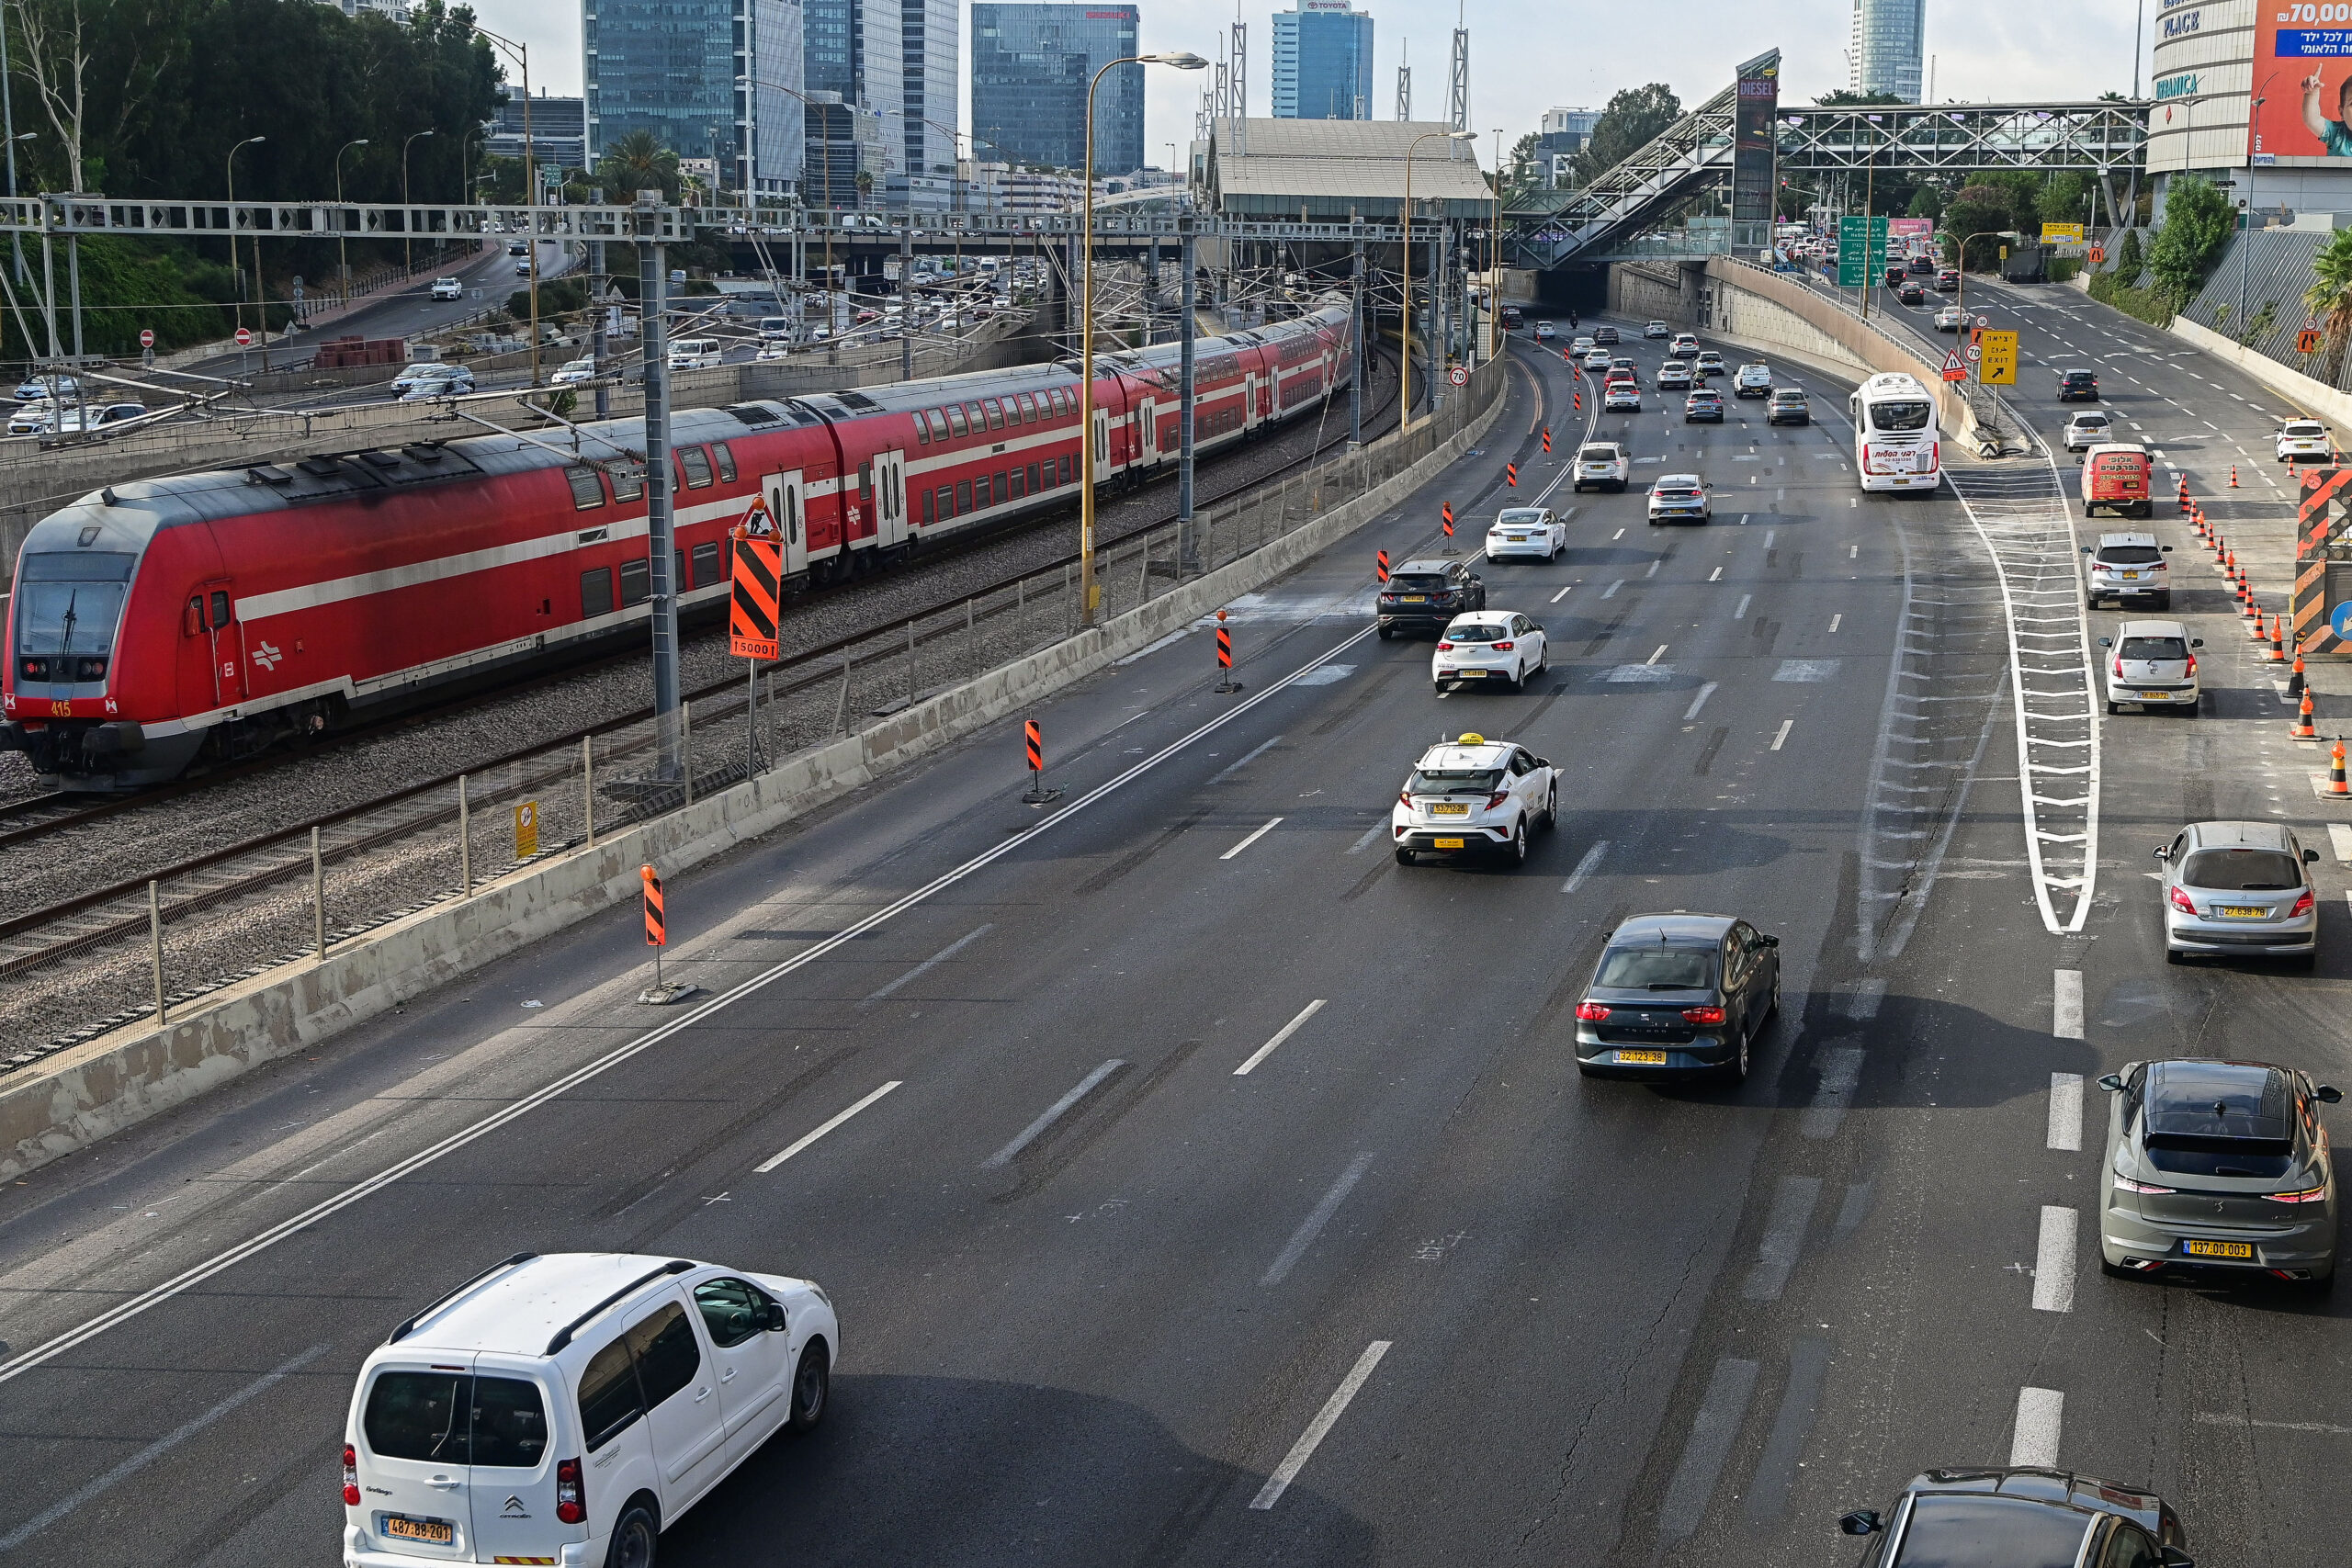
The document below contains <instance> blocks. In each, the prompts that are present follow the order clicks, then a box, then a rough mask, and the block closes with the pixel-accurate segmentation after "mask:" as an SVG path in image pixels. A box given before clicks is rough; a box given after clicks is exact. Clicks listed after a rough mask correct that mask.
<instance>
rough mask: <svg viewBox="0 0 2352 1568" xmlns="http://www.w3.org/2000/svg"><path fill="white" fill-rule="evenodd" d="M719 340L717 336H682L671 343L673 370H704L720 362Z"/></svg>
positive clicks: (671, 364)
mask: <svg viewBox="0 0 2352 1568" xmlns="http://www.w3.org/2000/svg"><path fill="white" fill-rule="evenodd" d="M719 357H720V355H719V347H718V339H717V338H715V337H682V338H677V339H674V340H673V341H672V343H671V344H670V368H671V369H673V370H702V369H706V368H707V367H710V366H713V365H716V364H718V362H719Z"/></svg>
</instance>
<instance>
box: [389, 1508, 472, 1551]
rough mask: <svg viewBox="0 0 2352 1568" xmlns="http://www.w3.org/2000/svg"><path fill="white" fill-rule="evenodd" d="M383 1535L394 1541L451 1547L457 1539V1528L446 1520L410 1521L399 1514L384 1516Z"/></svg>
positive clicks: (410, 1519)
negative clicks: (420, 1542) (412, 1541)
mask: <svg viewBox="0 0 2352 1568" xmlns="http://www.w3.org/2000/svg"><path fill="white" fill-rule="evenodd" d="M384 1533H385V1534H386V1535H388V1536H390V1537H391V1538H392V1539H393V1540H421V1541H424V1542H426V1543H427V1544H429V1545H433V1546H451V1545H454V1544H456V1542H457V1539H458V1528H457V1527H456V1526H455V1525H453V1524H451V1523H450V1522H449V1521H448V1520H447V1519H412V1518H408V1517H404V1516H402V1515H400V1514H386V1515H385V1516H384Z"/></svg>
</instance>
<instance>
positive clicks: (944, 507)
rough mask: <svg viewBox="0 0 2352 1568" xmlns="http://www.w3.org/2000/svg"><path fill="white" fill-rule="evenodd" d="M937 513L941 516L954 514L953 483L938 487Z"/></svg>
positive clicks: (954, 497)
mask: <svg viewBox="0 0 2352 1568" xmlns="http://www.w3.org/2000/svg"><path fill="white" fill-rule="evenodd" d="M939 514H940V515H941V516H942V517H953V516H955V515H956V487H955V486H954V485H941V486H940V487H939Z"/></svg>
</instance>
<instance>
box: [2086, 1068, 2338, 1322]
mask: <svg viewBox="0 0 2352 1568" xmlns="http://www.w3.org/2000/svg"><path fill="white" fill-rule="evenodd" d="M2098 1083H2099V1087H2100V1088H2101V1089H2106V1090H2107V1091H2108V1093H2109V1095H2110V1096H2112V1098H2111V1099H2110V1100H2109V1102H2108V1116H2107V1160H2106V1164H2105V1166H2104V1169H2105V1170H2106V1172H2107V1181H2108V1187H2107V1192H2106V1194H2105V1196H2104V1198H2103V1200H2102V1201H2101V1205H2100V1209H2099V1224H2098V1256H2099V1267H2100V1268H2101V1269H2104V1270H2106V1271H2107V1272H2108V1273H2109V1274H2154V1273H2156V1272H2158V1271H2159V1270H2162V1269H2234V1270H2236V1271H2238V1272H2240V1273H2243V1274H2268V1275H2270V1276H2271V1277H2273V1278H2275V1279H2279V1280H2299V1281H2306V1282H2308V1283H2310V1284H2312V1285H2314V1286H2317V1287H2319V1288H2320V1289H2323V1290H2324V1289H2325V1288H2326V1286H2327V1283H2328V1281H2329V1280H2332V1279H2334V1278H2335V1167H2334V1165H2333V1164H2332V1163H2331V1162H2330V1161H2329V1158H2328V1152H2327V1145H2328V1139H2327V1133H2326V1130H2325V1129H2324V1128H2323V1127H2322V1126H2321V1125H2320V1120H2319V1108H2320V1107H2321V1106H2323V1105H2334V1104H2335V1103H2336V1102H2337V1101H2338V1100H2342V1099H2343V1098H2344V1097H2343V1095H2342V1094H2340V1093H2339V1092H2338V1091H2337V1090H2335V1089H2333V1088H2331V1087H2329V1086H2328V1085H2325V1084H2315V1083H2313V1082H2312V1080H2311V1077H2310V1075H2309V1074H2306V1073H2302V1072H2299V1071H2297V1070H2296V1069H2295V1068H2293V1067H2279V1066H2271V1065H2270V1064H2269V1063H2267V1062H2233V1061H2222V1060H2217V1059H2213V1058H2209V1057H2191V1058H2188V1059H2185V1060H2175V1061H2167V1062H2133V1063H2131V1064H2129V1065H2128V1066H2125V1067H2124V1069H2123V1070H2122V1071H2121V1072H2120V1073H2109V1074H2108V1076H2107V1077H2103V1078H2101V1079H2099V1080H2098Z"/></svg>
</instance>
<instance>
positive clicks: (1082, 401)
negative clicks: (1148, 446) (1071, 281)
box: [1078, 51, 1248, 626]
mask: <svg viewBox="0 0 2352 1568" xmlns="http://www.w3.org/2000/svg"><path fill="white" fill-rule="evenodd" d="M1122 65H1173V66H1174V67H1176V69H1177V70H1179V71H1200V70H1204V69H1205V68H1206V67H1207V65H1208V62H1207V61H1205V60H1203V59H1202V58H1201V57H1200V56H1199V55H1197V54H1193V53H1191V52H1189V51H1187V52H1182V53H1172V54H1135V55H1129V56H1128V57H1126V58H1125V59H1124V60H1114V61H1112V62H1110V63H1109V64H1107V65H1105V66H1103V69H1102V70H1100V71H1097V72H1096V73H1094V80H1093V81H1091V82H1089V83H1088V84H1087V85H1086V172H1085V179H1084V182H1083V184H1082V185H1081V186H1080V220H1079V226H1080V236H1081V237H1080V252H1081V261H1080V268H1079V271H1080V275H1081V281H1080V296H1079V307H1078V428H1079V432H1080V434H1079V448H1078V468H1079V476H1078V593H1079V598H1078V603H1079V614H1078V620H1079V625H1080V626H1092V625H1094V615H1095V600H1096V599H1097V598H1098V597H1099V594H1100V591H1099V590H1098V589H1097V588H1096V586H1095V582H1094V90H1095V89H1096V88H1097V87H1100V86H1101V85H1103V77H1105V76H1107V75H1109V74H1110V73H1112V72H1113V71H1115V70H1117V69H1118V68H1119V67H1120V66H1122ZM1243 417H1244V419H1245V420H1246V419H1247V417H1248V416H1247V414H1246V413H1245V415H1244V416H1243ZM1106 446H1107V443H1106ZM1103 455H1104V456H1105V457H1108V456H1109V453H1108V451H1107V450H1106V451H1105V452H1104V454H1103Z"/></svg>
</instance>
